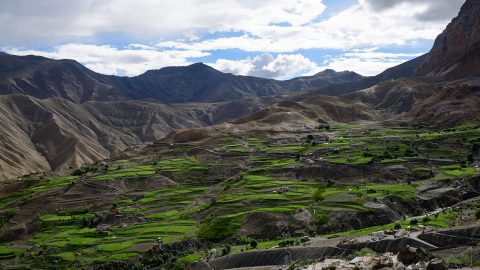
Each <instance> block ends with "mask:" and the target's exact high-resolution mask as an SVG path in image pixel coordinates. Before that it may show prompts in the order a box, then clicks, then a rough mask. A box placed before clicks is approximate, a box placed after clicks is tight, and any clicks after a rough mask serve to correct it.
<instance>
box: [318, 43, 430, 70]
mask: <svg viewBox="0 0 480 270" xmlns="http://www.w3.org/2000/svg"><path fill="white" fill-rule="evenodd" d="M421 54H422V53H411V54H409V53H385V52H380V51H378V48H370V49H365V50H354V51H352V52H348V53H345V54H342V55H340V56H335V57H332V58H330V59H328V60H327V61H326V63H325V64H326V66H325V67H327V68H330V69H334V70H353V71H355V72H357V73H359V74H361V75H364V76H373V75H377V74H379V73H381V72H383V71H384V70H386V69H388V68H391V67H394V66H397V65H399V64H402V63H404V62H406V61H408V60H410V59H412V58H415V57H418V56H420V55H421Z"/></svg>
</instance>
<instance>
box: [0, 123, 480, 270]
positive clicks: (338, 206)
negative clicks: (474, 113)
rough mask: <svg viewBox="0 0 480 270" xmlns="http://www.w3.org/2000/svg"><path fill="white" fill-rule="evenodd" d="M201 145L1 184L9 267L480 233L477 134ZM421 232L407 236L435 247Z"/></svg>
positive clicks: (375, 129)
mask: <svg viewBox="0 0 480 270" xmlns="http://www.w3.org/2000/svg"><path fill="white" fill-rule="evenodd" d="M254 134H255V136H254ZM190 141H191V142H190V143H188V144H187V143H182V142H180V141H172V140H165V141H163V142H158V143H156V144H153V145H150V146H147V147H144V148H138V149H132V150H130V151H128V152H125V153H123V154H122V155H121V156H118V157H117V158H113V159H109V160H106V161H105V162H100V163H95V164H90V165H88V166H84V167H82V168H79V169H76V170H73V171H72V172H70V175H55V174H53V173H43V174H36V175H31V176H26V177H23V178H21V179H17V180H12V181H8V182H1V184H0V188H1V189H0V208H1V210H0V224H1V232H0V243H1V246H0V265H1V267H2V268H5V269H25V268H30V269H90V268H93V269H122V268H120V266H119V265H122V264H119V263H118V262H119V261H123V263H124V264H125V265H127V266H126V267H130V268H125V269H134V268H132V267H133V266H132V265H136V266H135V267H137V266H138V267H140V266H142V267H147V268H148V267H164V268H165V269H174V267H177V269H181V268H182V267H186V266H188V265H190V266H189V267H191V266H192V264H191V263H192V262H195V261H199V260H201V259H202V258H206V257H208V256H209V253H211V250H212V249H216V251H217V252H216V253H217V254H216V257H217V259H215V260H213V261H218V262H222V263H221V264H220V263H219V265H220V266H219V267H217V268H215V269H224V267H223V266H221V265H224V264H223V263H227V264H228V263H231V262H229V261H228V259H227V258H232V257H234V256H240V255H242V254H245V253H246V252H251V251H255V252H263V251H261V250H266V251H268V250H282V249H272V248H274V247H278V246H279V247H296V248H307V247H308V248H313V247H314V248H316V249H315V250H316V251H315V252H316V253H315V252H314V253H312V254H314V255H312V257H315V256H316V257H318V258H325V257H328V256H330V255H332V256H343V255H348V254H343V252H341V253H338V254H337V253H336V249H335V250H331V248H332V247H334V246H339V245H340V246H341V245H342V244H353V242H352V240H351V239H352V238H354V239H356V240H355V242H356V244H359V243H362V241H364V240H368V242H374V240H383V241H396V239H397V238H394V237H393V236H385V237H384V236H381V237H383V238H382V239H380V236H379V235H376V234H375V232H378V231H391V230H393V229H396V232H397V233H399V232H400V231H403V232H407V231H408V230H425V228H428V229H429V230H432V231H434V232H435V231H436V230H437V229H448V228H456V227H458V226H467V225H475V224H477V216H478V212H477V208H478V202H477V200H476V199H477V198H478V197H479V196H480V178H479V177H478V176H479V163H478V162H476V160H479V158H480V155H479V152H478V150H479V144H480V127H479V126H478V125H476V124H469V125H462V126H458V127H456V128H451V129H446V130H438V129H430V128H428V127H423V126H383V125H378V124H370V125H358V126H357V125H331V126H330V125H319V126H318V127H316V128H315V129H304V130H299V131H297V132H283V133H275V132H271V133H269V132H263V133H258V134H257V133H254V132H245V133H233V132H232V133H224V134H221V135H219V136H213V137H208V138H202V139H199V140H198V141H195V140H190ZM372 234H373V235H374V236H372ZM419 235H420V233H415V232H411V233H410V236H405V235H402V237H401V238H398V239H407V240H405V241H407V242H408V241H413V242H415V243H421V244H424V245H426V246H428V244H431V245H432V246H435V247H437V245H435V244H432V243H431V242H429V241H425V240H422V239H419V238H421V237H420V236H419ZM472 235H474V237H473V236H472V238H475V237H476V236H475V234H472ZM307 236H308V237H310V238H311V240H310V241H307V243H306V244H302V239H303V240H305V239H306V237H307ZM159 237H161V238H162V240H161V241H162V248H159V247H156V245H158V244H157V242H158V241H159V240H158V239H159ZM357 237H360V238H357ZM372 237H373V238H375V239H373V238H372ZM345 239H349V240H345ZM407 242H405V243H407ZM425 242H428V243H425ZM408 243H409V242H408ZM465 244H466V243H465ZM304 245H305V246H304ZM367 246H368V245H367ZM152 248H153V250H152ZM318 248H320V250H321V251H320V250H317V249H318ZM361 248H363V246H358V249H361ZM370 248H371V247H370ZM349 249H351V248H349ZM377 252H382V250H378V251H377ZM307 253H308V252H307ZM237 254H238V255H237ZM222 255H223V256H222ZM227 255H228V256H227ZM327 255H328V256H327ZM242 256H243V255H242ZM312 257H310V258H306V257H299V260H303V259H312ZM452 260H453V259H452ZM259 265H262V264H259ZM458 265H462V264H461V263H459V264H458ZM109 267H110V268H109ZM138 269H142V268H138Z"/></svg>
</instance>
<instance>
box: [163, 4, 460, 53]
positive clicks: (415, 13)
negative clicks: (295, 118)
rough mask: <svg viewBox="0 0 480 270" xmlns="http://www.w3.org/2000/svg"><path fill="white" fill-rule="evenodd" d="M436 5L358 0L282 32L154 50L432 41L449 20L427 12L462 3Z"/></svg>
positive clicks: (266, 28)
mask: <svg viewBox="0 0 480 270" xmlns="http://www.w3.org/2000/svg"><path fill="white" fill-rule="evenodd" d="M439 1H440V2H442V3H443V4H442V3H440V4H439V5H438V6H435V5H433V4H432V3H433V1H413V0H412V1H398V2H401V3H396V1H395V2H394V3H393V2H392V3H393V4H391V5H378V4H376V5H378V6H375V7H372V4H373V3H377V2H382V1H373V0H372V1H369V0H361V1H360V2H359V3H358V4H355V5H353V6H351V7H349V8H347V9H345V10H343V11H341V12H339V13H338V14H335V15H333V16H331V17H329V18H328V19H324V20H320V21H318V22H312V23H308V24H304V25H296V26H287V27H285V26H278V25H260V26H258V27H252V28H248V29H244V30H245V32H243V34H242V35H238V36H233V37H221V38H211V39H205V40H199V41H197V40H193V41H192V40H186V41H185V40H183V41H181V40H168V41H162V42H159V43H158V44H157V46H159V47H164V48H182V49H188V50H224V49H240V50H243V51H248V52H276V53H291V52H295V51H297V50H301V49H307V50H308V49H314V48H315V49H355V48H362V47H372V46H389V45H407V44H412V43H414V42H416V41H418V40H433V39H434V38H435V37H436V36H437V35H438V34H439V33H441V31H442V30H443V29H444V27H445V25H446V24H447V23H448V21H449V20H450V19H451V18H452V17H453V16H454V15H451V14H447V15H445V14H443V13H442V12H440V13H441V15H442V16H440V15H438V16H437V15H435V14H437V13H435V12H433V11H434V10H436V9H437V8H440V7H441V6H443V5H446V6H448V8H447V9H449V10H450V11H452V10H453V11H455V12H457V11H458V10H459V8H460V6H461V4H462V1H464V0H461V1H457V0H451V2H448V1H450V0H439ZM387 2H388V1H387ZM429 3H430V4H429ZM387 7H388V8H387ZM442 10H443V9H442ZM380 11H381V12H380ZM407 11H408V12H407ZM440 13H438V14H440ZM426 16H434V17H436V19H435V20H426V19H427V17H426ZM247 30H248V31H247Z"/></svg>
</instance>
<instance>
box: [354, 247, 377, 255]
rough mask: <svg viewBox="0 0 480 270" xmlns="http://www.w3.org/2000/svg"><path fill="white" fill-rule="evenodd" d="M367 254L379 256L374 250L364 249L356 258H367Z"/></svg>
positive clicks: (358, 252) (357, 253)
mask: <svg viewBox="0 0 480 270" xmlns="http://www.w3.org/2000/svg"><path fill="white" fill-rule="evenodd" d="M367 254H377V253H376V252H375V251H373V250H372V249H370V248H367V247H365V248H362V249H360V250H359V251H357V252H355V254H354V256H355V257H361V256H365V255H367Z"/></svg>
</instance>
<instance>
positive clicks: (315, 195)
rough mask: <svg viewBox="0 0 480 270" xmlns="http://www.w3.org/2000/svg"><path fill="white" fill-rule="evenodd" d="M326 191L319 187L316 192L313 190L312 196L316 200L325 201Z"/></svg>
mask: <svg viewBox="0 0 480 270" xmlns="http://www.w3.org/2000/svg"><path fill="white" fill-rule="evenodd" d="M324 193H325V189H324V188H318V189H317V190H316V191H315V192H313V195H312V197H313V199H314V200H315V201H323V200H324V199H325V197H324V196H323V194H324Z"/></svg>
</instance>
